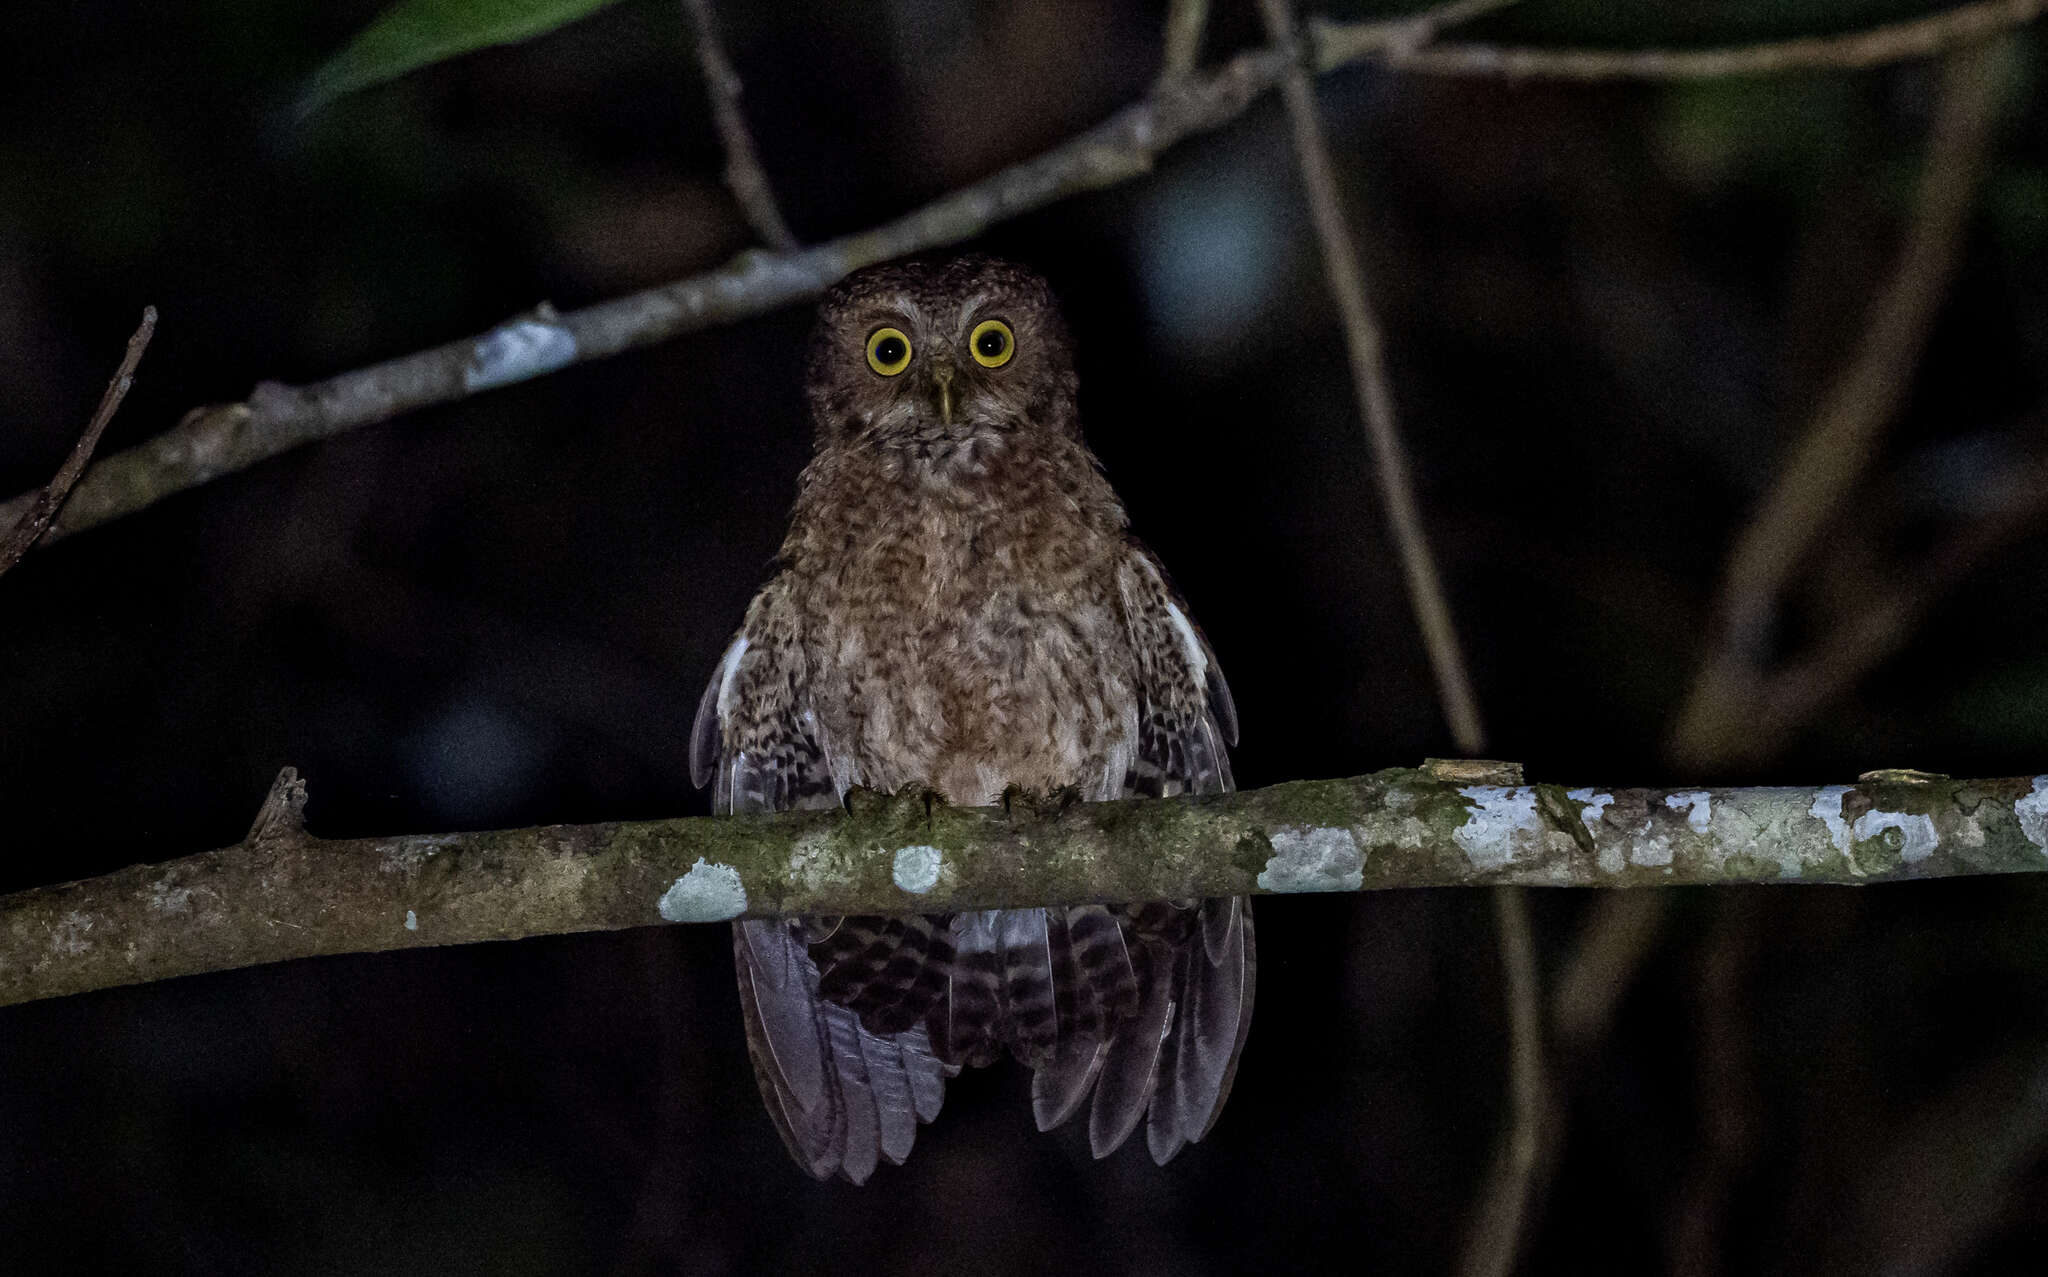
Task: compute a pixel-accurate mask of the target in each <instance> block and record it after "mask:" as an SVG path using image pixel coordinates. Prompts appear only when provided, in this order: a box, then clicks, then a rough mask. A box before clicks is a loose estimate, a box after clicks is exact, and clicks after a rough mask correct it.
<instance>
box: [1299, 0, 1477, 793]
mask: <svg viewBox="0 0 2048 1277" xmlns="http://www.w3.org/2000/svg"><path fill="white" fill-rule="evenodd" d="M1466 7H1472V6H1466ZM1488 7H1491V6H1488ZM1259 9H1260V12H1261V13H1262V14H1263V15H1264V17H1265V23H1266V36H1267V39H1268V41H1269V42H1270V43H1271V44H1272V46H1273V47H1274V48H1276V49H1278V50H1280V51H1281V53H1282V54H1283V55H1285V57H1286V59H1287V64H1286V70H1285V71H1284V72H1283V74H1282V77H1281V80H1280V93H1281V97H1282V98H1283V99H1284V100H1285V101H1286V103H1287V119H1288V122H1289V123H1290V124H1291V125H1292V126H1293V129H1294V154H1295V159H1296V162H1297V163H1299V164H1300V165H1301V180H1302V184H1303V185H1304V186H1306V187H1307V188H1308V202H1309V210H1310V212H1311V213H1312V214H1313V216H1314V219H1315V227H1316V239H1317V241H1318V242H1319V243H1320V244H1321V245H1322V250H1323V266H1324V269H1325V271H1326V272H1327V274H1328V276H1329V282H1330V291H1331V292H1332V293H1333V294H1334V295H1335V296H1336V299H1337V311H1338V314H1339V315H1340V316H1342V318H1343V321H1344V340H1345V346H1346V349H1347V350H1348V352H1349V354H1350V357H1351V377H1352V382H1353V386H1354V389H1355V390H1356V392H1357V395H1358V405H1359V412H1360V414H1361V415H1362V416H1363V417H1364V419H1365V433H1366V439H1367V441H1368V442H1369V443H1370V444H1371V446H1372V457H1373V474H1374V476H1375V477H1376V478H1377V479H1378V480H1379V489H1380V500H1381V502H1382V503H1383V504H1384V505H1385V506H1386V512H1387V523H1388V525H1389V528H1390V529H1391V531H1392V533H1393V537H1394V545H1395V548H1396V550H1397V551H1398V552H1399V554H1400V557H1401V570H1402V573H1403V574H1404V575H1405V576H1406V578H1407V581H1408V599H1409V602H1410V604H1411V605H1412V606H1413V607H1414V609H1415V621H1416V624H1417V625H1418V626H1420V627H1421V630H1422V642H1423V645H1424V647H1425V648H1427V649H1428V652H1429V664H1430V668H1431V669H1432V670H1433V671H1434V672H1435V674H1436V685H1437V697H1438V699H1439V700H1440V701H1441V702H1442V704H1443V711H1444V718H1445V720H1446V721H1447V722H1448V723H1449V724H1450V728H1451V738H1452V739H1453V740H1455V741H1456V742H1457V744H1458V748H1459V749H1460V750H1461V751H1463V752H1464V753H1467V754H1477V753H1480V752H1481V751H1483V750H1484V749H1485V748H1486V731H1485V729H1484V728H1483V727H1482V726H1481V725H1480V722H1479V700H1478V698H1477V697H1476V696H1475V695H1473V692H1472V681H1471V678H1470V677H1469V676H1468V675H1467V674H1466V672H1465V657H1464V653H1463V652H1462V651H1461V650H1460V649H1459V645H1458V632H1457V628H1456V626H1455V625H1453V623H1452V621H1451V608H1450V603H1449V601H1448V600H1447V599H1446V598H1445V595H1444V588H1443V582H1442V580H1441V579H1440V578H1439V576H1438V574H1437V567H1436V558H1435V556H1434V555H1433V554H1431V553H1430V549H1429V536H1428V534H1427V533H1426V532H1424V531H1423V528H1422V515H1421V512H1420V510H1419V509H1418V507H1417V503H1416V500H1415V491H1414V483H1413V481H1412V480H1411V479H1410V477H1409V472H1408V453H1407V449H1406V448H1405V447H1404V446H1403V445H1402V443H1401V434H1400V429H1399V427H1398V426H1397V425H1396V424H1395V420H1394V393H1393V388H1392V386H1391V385H1390V384H1389V383H1388V380H1387V368H1386V359H1385V356H1384V354H1383V352H1382V349H1381V341H1380V327H1379V321H1378V320H1376V319H1375V318H1374V317H1373V313H1372V304H1371V303H1370V302H1369V301H1368V300H1367V299H1366V291H1365V289H1366V284H1365V270H1364V268H1363V267H1362V266H1361V265H1360V264H1359V261H1358V251H1357V249H1356V248H1355V247H1354V246H1353V244H1352V242H1351V228H1350V227H1349V226H1348V225H1347V224H1346V222H1345V218H1344V209H1343V206H1342V204H1340V203H1339V202H1338V198H1337V179H1336V176H1335V175H1334V173H1333V172H1332V171H1331V164H1330V147H1329V142H1328V141H1327V139H1325V138H1324V136H1323V125H1322V120H1321V118H1320V117H1319V116H1318V115H1317V114H1316V104H1315V91H1314V89H1313V88H1312V87H1311V86H1310V83H1309V76H1308V71H1307V70H1306V68H1305V65H1304V63H1303V61H1302V59H1301V57H1300V42H1299V40H1298V38H1297V36H1296V34H1295V29H1294V16H1293V14H1292V12H1291V11H1290V9H1289V7H1288V0H1259ZM1428 30H1429V32H1431V33H1433V32H1434V31H1435V27H1434V26H1432V27H1430V28H1428ZM1425 38H1427V37H1425Z"/></svg>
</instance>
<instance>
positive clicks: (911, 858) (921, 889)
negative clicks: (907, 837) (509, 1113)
mask: <svg viewBox="0 0 2048 1277" xmlns="http://www.w3.org/2000/svg"><path fill="white" fill-rule="evenodd" d="M944 863H945V860H944V857H943V856H942V855H941V854H940V852H939V849H938V848H937V847H932V846H927V845H926V844H924V843H918V844H917V845H915V846H910V847H899V848H897V850H896V865H895V868H894V870H893V871H892V872H891V874H890V876H891V877H892V878H894V879H895V880H896V885H897V886H898V887H901V888H902V889H903V890H905V891H907V892H909V893H910V894H912V895H914V896H921V895H923V894H924V893H925V892H927V891H930V890H931V889H932V888H933V887H936V886H938V885H939V867H940V866H941V865H942V864H944Z"/></svg>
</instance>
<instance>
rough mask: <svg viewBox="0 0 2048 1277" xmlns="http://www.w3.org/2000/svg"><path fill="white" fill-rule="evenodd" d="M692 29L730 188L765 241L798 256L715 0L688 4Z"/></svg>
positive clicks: (686, 1)
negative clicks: (751, 125) (744, 104)
mask: <svg viewBox="0 0 2048 1277" xmlns="http://www.w3.org/2000/svg"><path fill="white" fill-rule="evenodd" d="M683 8H684V10H685V11H686V12H687V13H688V14H689V17H690V25H691V27H692V28H694V29H695V31H696V35H697V65H698V66H699V67H700V68H702V70H703V72H704V88H705V91H706V92H707V93H709V94H710V96H711V118H712V120H713V122H715V123H716V124H717V125H718V137H719V140H720V141H721V142H723V143H724V144H725V184H726V187H727V188H728V189H730V190H731V191H732V197H733V199H735V200H737V201H738V202H739V206H740V214H741V215H742V216H743V217H745V218H746V219H747V225H749V226H751V227H753V228H754V234H755V235H757V236H759V237H760V239H761V242H762V243H764V244H766V245H767V246H768V247H770V248H772V249H775V250H776V251H778V252H784V253H787V252H793V251H795V249H796V246H797V243H796V236H794V235H792V234H790V233H789V224H788V223H786V222H784V221H783V220H782V210H781V209H779V208H777V207H776V206H775V188H774V187H772V186H770V185H769V184H768V174H767V173H766V172H765V171H763V169H762V168H761V153H760V152H759V151H758V150H756V149H755V147H754V135H753V134H752V133H750V132H748V130H747V117H746V116H745V115H744V114H742V113H741V112H740V92H741V84H740V73H739V72H738V71H736V70H734V69H733V65H732V59H731V58H729V57H727V56H726V55H725V45H724V44H722V43H721V42H720V41H719V39H718V22H717V19H716V17H715V16H714V15H713V14H712V12H711V0H683Z"/></svg>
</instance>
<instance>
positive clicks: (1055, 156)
mask: <svg viewBox="0 0 2048 1277" xmlns="http://www.w3.org/2000/svg"><path fill="white" fill-rule="evenodd" d="M1413 21H1415V22H1417V23H1420V22H1425V21H1427V15H1426V14H1425V15H1422V16H1421V17H1418V18H1417V19H1414V20H1413ZM1374 30H1375V32H1376V33H1377V36H1376V38H1378V39H1380V40H1382V41H1384V42H1386V43H1387V44H1392V43H1394V42H1397V41H1399V40H1401V39H1404V38H1407V37H1405V36H1404V35H1403V32H1404V31H1405V30H1406V28H1405V27H1404V26H1402V25H1401V24H1393V25H1385V24H1382V25H1378V26H1375V28H1374ZM1361 56H1365V55H1363V54H1361ZM1280 66H1281V59H1280V57H1279V55H1277V54H1275V53H1273V52H1272V51H1270V50H1265V49H1256V50H1252V51H1249V52H1246V53H1241V54H1239V55H1237V56H1236V57H1234V58H1232V59H1231V60H1230V61H1228V62H1226V63H1224V64H1223V65H1222V66H1220V67H1218V68H1217V69H1216V70H1214V71H1212V72H1209V73H1208V74H1206V75H1195V76H1190V77H1188V78H1187V79H1185V80H1184V81H1182V82H1180V83H1179V84H1176V85H1174V86H1171V87H1170V88H1168V89H1166V90H1164V91H1158V92H1155V93H1153V94H1152V95H1150V96H1148V97H1146V98H1145V99H1144V100H1142V101H1140V102H1138V103H1135V104H1133V105H1132V106H1129V107H1126V108H1124V109H1123V110H1121V111H1119V112H1117V113H1116V114H1115V115H1112V116H1111V117H1110V118H1109V119H1107V120H1105V121H1103V122H1102V123H1101V124H1099V125H1097V126H1096V127H1094V128H1092V129H1089V130H1087V131H1086V132H1084V133H1081V134H1079V135H1077V136H1075V137H1072V138H1069V139H1068V140H1067V141H1065V142H1063V143H1061V144H1060V145H1058V146H1055V147H1053V148H1052V149H1050V150H1048V151H1045V152H1043V153H1042V154H1040V155H1038V156H1036V157H1034V158H1032V159H1028V160H1025V161H1022V162H1021V163H1017V164H1013V165H1011V166H1009V167H1008V168H1005V169H1003V170H1001V171H1000V172H997V173H994V174H991V175H990V176H988V177H986V178H984V179H982V180H981V181H979V182H975V183H972V184H970V185H968V186H965V187H962V188H961V189H959V190H957V191H954V192H952V193H951V194H949V195H944V196H941V197H940V198H939V199H937V200H934V201H932V202H931V203H929V204H926V205H925V206H924V207H922V208H920V209H917V210H915V211H913V212H911V213H908V214H905V215H904V216H902V217H900V218H898V219H896V220H895V221H893V222H889V223H886V224H884V225H882V226H877V227H872V228H870V229H867V230H863V231H860V232H857V233H855V234H851V235H845V236H842V237H840V238H838V239H836V240H832V241H830V242H828V243H824V244H818V245H815V246H812V247H810V248H804V249H799V250H797V251H795V252H787V253H771V252H762V251H758V250H756V251H750V252H747V253H742V254H741V255H740V256H739V257H738V258H736V259H735V260H734V261H732V262H730V263H728V264H727V265H725V266H723V267H720V268H719V269H717V270H713V271H708V272H705V273H703V274H700V275H694V276H691V277H689V278H687V279H683V280H678V281H676V282H674V283H670V284H664V285H662V286H660V287H656V288H650V289H645V290H643V291H641V292H637V293H631V294H628V295H627V296H624V297H618V298H614V299H612V300H611V301H608V302H601V303H599V304H597V305H595V306H591V307H588V308H586V309H583V310H578V311H571V312H568V313H557V312H556V311H555V310H554V309H553V308H552V307H547V306H542V307H540V308H538V309H536V310H535V311H534V312H532V313H530V314H527V315H521V316H517V317H515V318H513V319H510V320H507V321H506V322H505V323H503V324H500V325H498V326H497V327H496V328H493V329H491V330H490V331H489V332H486V333H482V334H479V335H477V336H475V337H468V338H464V339H462V340H460V341H453V342H449V343H447V344H445V345H442V346H437V347H434V348H433V349H431V350H424V351H419V352H417V353H415V354H410V355H406V356H403V357H401V358H397V359H392V360H388V361H386V362H384V363H380V364H373V365H371V366H369V367H367V368H359V369H356V370H355V371H353V372H348V373H343V374H341V375H340V376H337V377H333V378H330V379H328V380H326V381H322V382H316V383H314V384H312V385H308V386H288V385H283V384H281V383H278V382H264V383H262V384H260V385H258V386H257V387H256V389H255V390H254V392H252V393H251V394H250V396H249V398H248V400H247V401H245V402H242V403H232V404H215V405H210V406H207V407H202V408H197V409H194V410H193V411H191V412H189V413H187V414H186V415H185V418H184V420H182V421H180V422H179V423H178V424H177V426H175V427H174V428H172V429H171V430H168V431H166V432H164V433H163V434H161V435H158V436H157V437H156V438H154V439H151V440H149V441H148V442H147V443H144V444H142V445H141V446H139V447H135V448H130V449H128V450H127V451H125V452H121V453H117V454H115V455H114V456H112V457H107V458H104V459H102V460H101V461H100V463H99V464H98V465H96V466H94V467H92V468H91V469H90V470H89V471H87V472H86V475H85V478H84V480H83V481H82V482H80V484H79V485H78V490H77V491H76V492H75V493H74V494H73V495H72V499H71V502H70V504H69V505H68V506H67V507H66V508H65V510H64V512H63V517H61V518H59V519H58V520H56V521H55V522H54V523H53V524H52V525H51V527H50V530H49V533H48V535H49V536H51V537H53V538H54V537H60V536H66V535H69V534H70V533H73V532H78V531H82V530H84V529H86V528H89V527H93V526H96V525H98V524H101V523H105V522H107V521H109V520H112V519H117V518H120V517H122V516H123V515H127V514H132V513H134V512H135V511H137V510H141V509H145V508H147V507H148V506H150V505H152V504H154V503H156V502H157V501H161V500H162V499H164V498H165V497H167V496H170V495H172V494H173V493H177V492H183V491H185V490H187V489H189V488H193V487H197V486H198V485H200V484H202V483H206V482H208V481H209V480H212V479H216V478H219V477H220V476H222V475H225V474H232V473H234V472H235V471H238V470H241V469H244V468H246V467H248V466H250V465H253V464H255V463H256V462H258V461H262V460H264V459H266V458H269V457H273V456H276V455H278V454H279V453H282V452H286V451H289V450H290V449H293V448H296V447H299V446H300V445H302V444H307V443H312V442H314V441H316V440H319V439H326V438H331V437H333V436H335V435H338V434H342V433H344V432H346V431H349V430H354V429H357V428H359V427H362V426H366V425H371V424H374V423H376V422H380V421H387V420H389V419H390V418H392V417H395V416H397V415H399V414H400V413H404V412H410V411H413V410H415V409H418V408H424V407H428V406H430V405H433V404H441V403H450V402H454V401H456V400H460V399H466V398H468V397H470V396H471V395H474V394H477V393H479V392H481V391H484V390H490V389H495V388H497V387H500V386H508V385H512V384H515V383H517V382H520V381H525V380H528V379H530V378H533V377H539V376H543V375H545V374H547V373H550V372H554V371H556V370H558V369H561V368H566V367H568V366H570V365H572V364H577V363H583V362H586V361H589V360H593V359H602V358H606V357H608V356H611V355H616V354H620V353H622V352H624V351H627V350H632V349H635V348H637V347H640V346H646V345H651V344H653V343H655V342H659V341H665V340H667V339H669V338H672V337H678V336H681V335H683V334H685V333H691V332H697V331H700V330H703V329H706V328H712V327H716V326H718V325H721V324H729V323H735V322H738V321H739V320H742V319H746V318H749V317H751V316H754V315H760V314H765V313H767V312H769V311H772V310H776V309H778V308H780V307H783V306H787V305H790V304H792V303H794V302H800V301H805V300H808V299H810V298H815V297H817V296H818V295H819V294H820V293H822V292H824V291H825V289H827V288H829V287H831V286H832V285H833V284H834V283H836V282H838V281H839V280H840V279H841V278H843V277H844V276H846V275H847V274H848V273H849V272H852V271H855V270H858V269H860V268H861V267H863V266H868V265H872V264H874V263H876V262H880V261H887V260H889V259H890V258H894V257H902V256H905V255H907V254H910V253H918V252H925V251H929V250H931V249H935V248H943V247H945V246H947V245H950V244H957V243H959V242H961V241H963V240H967V239H972V238H973V237H975V236H976V235H979V234H981V233H983V232H984V231H986V230H988V229H989V228H990V227H992V226H995V225H997V224H998V223H1001V222H1004V221H1007V220H1008V219H1010V218H1013V217H1017V216H1019V215H1021V214H1024V213H1028V212H1031V211H1033V210H1035V209H1039V208H1043V207H1044V206H1046V205H1047V204H1051V203H1053V202H1055V201H1057V200H1061V199H1065V198H1067V197H1068V196H1071V195H1077V194H1081V193H1083V192H1086V191H1094V190H1100V189H1102V188H1103V187H1107V186H1114V185H1116V184H1117V183H1120V182H1126V181H1129V180H1131V179H1132V178H1135V177H1139V176H1142V175H1143V174H1146V173H1149V172H1150V171H1151V170H1152V165H1153V162H1154V160H1155V159H1156V158H1157V157H1158V156H1159V155H1160V154H1162V153H1163V152H1165V151H1166V150H1168V149H1169V148H1171V147H1173V146H1175V145H1176V144H1178V143H1180V142H1181V141H1183V140H1185V139H1186V138H1189V137H1192V136H1195V135H1198V134H1202V133H1207V132H1210V131H1213V130H1215V129H1218V128H1221V127H1222V126H1223V125H1225V124H1227V123H1229V122H1230V121H1232V120H1235V119H1236V118H1237V117H1238V116H1240V115H1242V114H1243V113H1244V112H1245V110H1246V108H1247V107H1249V106H1250V105H1251V104H1252V103H1253V102H1254V101H1256V100H1257V99H1258V98H1259V96H1260V95H1262V94H1264V93H1265V92H1266V91H1267V90H1269V89H1271V88H1272V87H1273V86H1274V85H1275V84H1276V83H1278V81H1279V78H1280ZM33 495H34V494H26V495H24V496H21V497H17V498H15V499H14V500H12V501H8V502H5V503H0V523H4V522H6V521H8V520H9V519H10V518H14V517H19V515H20V512H21V510H23V509H25V508H26V506H27V503H28V502H29V501H31V500H33Z"/></svg>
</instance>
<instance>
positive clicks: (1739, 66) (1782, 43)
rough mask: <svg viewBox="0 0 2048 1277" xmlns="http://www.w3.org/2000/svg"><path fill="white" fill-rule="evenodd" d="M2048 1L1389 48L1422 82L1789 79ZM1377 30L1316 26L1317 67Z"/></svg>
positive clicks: (1914, 54) (2003, 22)
mask: <svg viewBox="0 0 2048 1277" xmlns="http://www.w3.org/2000/svg"><path fill="white" fill-rule="evenodd" d="M2044 9H2048V0H1978V2H1977V3H1974V4H1963V5H1957V6H1955V7H1954V8H1950V9H1944V10H1942V11H1941V12H1939V13H1934V14H1929V15H1928V16H1927V17H1924V18H1912V19H1908V20H1906V21H1904V22H1892V23H1887V24H1885V25H1883V26H1878V27H1870V28H1867V29H1865V30H1862V31H1850V32H1846V33H1844V34H1841V35H1832V36H1809V37H1804V38H1800V39H1795V40H1773V41H1769V42H1767V43H1761V44H1741V45H1732V46H1729V47H1726V48H1717V49H1518V48H1504V47H1501V46H1498V45H1487V44H1467V43H1463V42H1458V43H1446V44H1440V45H1434V46H1431V47H1428V48H1421V47H1417V46H1413V45H1409V46H1401V45H1395V46H1392V47H1385V46H1382V47H1380V48H1377V49H1375V50H1373V53H1374V54H1376V55H1377V56H1379V57H1380V58H1381V59H1382V60H1384V61H1385V62H1386V63H1387V64H1388V65H1390V66H1393V67H1396V68H1398V69H1400V70H1402V71H1407V72H1412V73H1415V74H1420V75H1449V76H1482V77H1486V78H1489V79H1508V80H1583V81H1595V80H1719V79H1726V78H1729V77H1732V76H1751V75H1778V74H1782V73H1784V72H1787V71H1815V70H1834V71H1851V70H1859V69H1863V68H1867V67H1875V66H1884V65H1886V64H1888V63H1893V62H1906V61H1910V60H1912V59H1915V58H1928V57H1933V56H1934V55H1936V54H1938V53H1943V52H1946V51H1948V50H1950V49H1955V48H1959V47H1961V46H1963V45H1968V44H1974V43H1977V42H1978V41H1981V40H1983V39H1985V38H1987V37H1989V36H1992V35H1996V34H1997V33H1998V32H2001V31H2009V30H2011V29H2013V28H2014V27H2021V26H2025V25H2026V24H2028V23H2030V22H2032V21H2033V20H2034V19H2036V18H2038V17H2040V16H2041V13H2042V11H2043V10H2044ZM1372 25H1373V24H1368V23H1356V24H1350V23H1336V22H1330V21H1328V20H1318V21H1315V22H1312V23H1311V24H1310V35H1311V37H1312V38H1313V40H1314V42H1315V48H1316V65H1317V67H1318V68H1319V69H1328V68H1329V67H1332V66H1337V65H1341V64H1343V63H1345V62H1350V61H1353V60H1354V59H1356V58H1358V57H1360V56H1362V55H1361V53H1360V52H1359V51H1357V50H1356V49H1354V47H1353V46H1354V43H1355V41H1356V40H1357V39H1358V38H1359V34H1360V33H1361V32H1363V31H1365V30H1369V29H1370V27H1371V26H1372Z"/></svg>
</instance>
